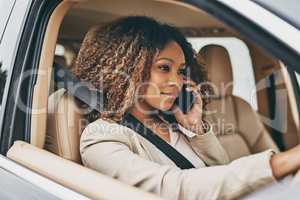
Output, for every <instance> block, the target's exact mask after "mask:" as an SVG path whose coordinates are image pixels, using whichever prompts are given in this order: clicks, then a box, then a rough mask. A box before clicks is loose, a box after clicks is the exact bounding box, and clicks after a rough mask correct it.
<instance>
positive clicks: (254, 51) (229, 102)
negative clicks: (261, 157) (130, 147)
mask: <svg viewBox="0 0 300 200" xmlns="http://www.w3.org/2000/svg"><path fill="white" fill-rule="evenodd" d="M128 15H147V16H151V17H154V18H155V19H157V20H159V21H162V22H166V23H170V24H173V25H174V26H176V27H178V28H179V29H180V30H181V31H182V32H183V33H184V34H185V35H186V36H187V37H190V38H199V39H200V40H201V38H210V37H217V38H224V37H233V38H237V39H239V40H242V41H243V42H244V43H245V44H246V46H247V47H248V49H249V55H250V59H251V61H252V62H251V63H252V68H253V72H254V77H255V83H256V84H258V83H260V85H263V86H264V87H263V86H262V87H261V88H257V92H256V95H257V110H255V109H254V108H253V107H252V106H251V105H250V104H249V103H248V102H247V101H245V100H244V99H242V98H241V97H237V96H235V95H234V94H233V92H232V91H233V85H234V84H232V82H233V81H234V79H233V75H232V67H233V64H234V63H233V62H232V57H231V55H230V54H229V53H228V50H227V49H226V48H225V47H224V46H220V45H217V44H214V43H212V44H208V45H206V46H205V47H203V48H201V49H200V51H199V52H198V55H199V60H201V62H203V64H204V65H205V67H206V70H207V74H208V78H209V80H210V81H212V82H213V83H214V84H215V85H216V88H215V91H214V92H215V95H214V97H213V98H212V100H211V102H210V104H209V105H208V110H213V111H214V112H213V113H212V114H210V115H208V116H207V120H209V121H210V122H211V123H212V124H213V128H214V131H215V133H216V135H217V136H218V138H219V139H220V141H221V143H222V145H223V146H224V148H225V150H226V151H227V153H228V155H229V156H230V159H232V160H234V159H236V158H239V157H241V156H245V155H250V154H253V153H257V152H261V151H263V150H266V149H268V148H273V149H278V150H286V149H289V148H292V147H293V146H295V145H296V144H298V143H299V139H300V135H299V134H300V131H299V116H298V111H297V103H296V100H295V96H294V91H293V89H292V85H291V80H290V78H289V75H288V72H287V70H286V68H285V67H284V63H282V62H281V61H280V60H278V59H276V58H274V57H272V56H271V55H269V54H268V53H267V52H266V51H264V50H262V49H260V48H258V47H257V46H256V45H255V44H254V43H252V42H251V41H249V40H248V39H247V38H245V37H244V36H242V35H241V34H240V33H239V32H237V31H235V30H233V29H231V28H230V27H228V26H226V25H225V24H224V23H222V22H221V21H219V20H217V19H215V18H214V17H212V16H210V15H209V14H207V13H206V12H204V11H202V10H200V9H198V8H196V7H193V6H191V5H187V4H185V3H183V2H181V1H178V0H151V1H140V0H123V1H117V0H76V1H75V0H68V1H62V2H61V3H60V4H59V5H58V7H57V8H56V9H55V10H54V11H53V13H52V15H51V17H50V19H49V22H48V26H47V30H46V34H45V38H44V42H43V48H42V51H41V59H40V64H39V69H38V70H39V72H43V73H38V74H39V75H38V77H37V82H36V85H35V88H34V97H33V103H32V108H33V109H36V110H39V111H42V112H33V114H32V117H31V139H30V140H31V141H30V144H29V143H26V142H22V141H18V142H15V144H14V145H13V146H12V147H11V148H10V150H9V152H8V153H7V157H9V158H10V159H12V160H14V161H16V162H18V163H20V164H22V165H24V166H25V167H27V168H29V169H31V170H33V171H35V172H37V173H39V174H42V175H43V176H45V177H47V178H49V179H51V180H54V181H55V182H58V183H59V184H61V185H63V186H65V187H68V188H70V189H73V190H74V191H77V192H79V193H81V194H83V195H85V196H87V197H90V198H92V199H119V198H120V197H122V198H123V199H126V198H128V199H129V198H130V199H159V197H156V196H153V195H151V194H149V193H146V192H143V191H141V190H139V189H137V188H134V187H130V186H127V185H126V184H123V183H120V182H119V181H116V180H114V179H112V178H110V177H107V176H105V175H103V174H101V173H99V172H96V171H93V170H91V169H88V168H86V167H84V166H83V165H82V163H81V159H80V152H79V140H80V134H81V132H82V131H83V129H84V127H85V126H86V125H87V124H88V123H89V122H88V120H87V119H86V117H85V114H86V113H84V111H85V110H86V109H85V108H86V107H84V105H82V104H81V103H80V102H79V101H78V100H77V99H76V98H74V97H73V96H72V95H70V94H69V93H68V92H67V90H66V89H64V88H58V87H57V86H56V83H55V79H54V74H53V67H54V66H55V65H60V66H62V67H65V68H70V67H71V66H72V64H73V63H74V60H75V59H76V55H77V53H78V51H79V48H80V44H81V41H82V39H83V37H84V35H85V33H86V32H87V31H88V30H89V29H90V28H91V27H93V26H94V25H101V24H105V23H107V22H110V21H112V20H114V19H117V18H119V17H122V16H128ZM179 15H180V16H179ZM235 67H239V66H235ZM240 73H241V74H242V73H243V71H240ZM270 80H272V81H270ZM224 85H228V86H229V87H227V88H226V90H225V91H224V90H221V87H223V86H224ZM220 91H222V92H220ZM276 91H284V92H285V93H284V94H286V97H287V98H277V96H278V95H277V96H276ZM274 101H276V105H275V104H274ZM274 105H275V107H274ZM281 105H286V107H287V112H286V115H285V116H283V117H282V118H280V119H282V120H277V121H275V122H274V121H272V120H271V121H268V120H267V119H273V118H274V110H276V109H277V107H278V106H281ZM276 106H277V107H276ZM220 123H221V124H220ZM272 123H277V124H278V123H279V124H280V127H284V128H281V129H280V130H278V129H274V128H272ZM232 144H234V145H232ZM104 162H105V161H104ZM112 188H113V189H112ZM116 191H117V192H116Z"/></svg>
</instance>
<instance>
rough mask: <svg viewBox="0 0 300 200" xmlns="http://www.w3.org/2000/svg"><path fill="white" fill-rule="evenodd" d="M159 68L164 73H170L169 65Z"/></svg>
mask: <svg viewBox="0 0 300 200" xmlns="http://www.w3.org/2000/svg"><path fill="white" fill-rule="evenodd" d="M159 68H160V69H161V70H163V71H169V70H170V67H169V66H168V65H160V66H159Z"/></svg>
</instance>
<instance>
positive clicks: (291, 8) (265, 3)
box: [253, 0, 300, 29]
mask: <svg viewBox="0 0 300 200" xmlns="http://www.w3.org/2000/svg"><path fill="white" fill-rule="evenodd" d="M253 1H255V2H256V3H258V4H259V5H261V6H262V7H264V8H265V9H267V10H269V11H271V12H273V13H275V14H276V15H278V16H279V17H281V18H283V19H285V20H286V21H287V22H289V23H290V24H292V25H294V26H296V27H297V28H298V29H300V18H299V9H300V4H299V0H288V1H278V0H253Z"/></svg>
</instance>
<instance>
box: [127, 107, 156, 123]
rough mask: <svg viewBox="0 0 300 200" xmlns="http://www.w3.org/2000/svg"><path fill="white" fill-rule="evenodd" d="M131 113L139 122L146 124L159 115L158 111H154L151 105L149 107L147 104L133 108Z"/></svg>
mask: <svg viewBox="0 0 300 200" xmlns="http://www.w3.org/2000/svg"><path fill="white" fill-rule="evenodd" d="M130 113H131V114H132V115H133V116H134V117H136V118H137V119H138V120H139V121H141V122H146V121H147V120H151V119H153V116H155V114H158V110H156V109H154V108H153V107H151V106H150V105H147V104H146V103H139V104H138V105H137V104H136V105H134V106H133V107H132V108H131V110H130Z"/></svg>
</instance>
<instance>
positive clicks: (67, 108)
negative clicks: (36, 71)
mask: <svg viewBox="0 0 300 200" xmlns="http://www.w3.org/2000/svg"><path fill="white" fill-rule="evenodd" d="M81 105H82V104H80V103H79V102H78V101H77V100H76V99H75V98H74V97H72V96H70V95H69V94H68V93H67V91H66V90H65V89H64V88H62V89H59V90H57V91H55V92H54V93H53V94H51V95H50V96H49V102H48V116H47V132H46V140H45V146H44V148H45V149H46V150H48V151H50V152H52V153H55V154H57V155H59V156H61V157H63V158H65V159H68V160H71V161H74V162H77V163H81V158H80V153H79V140H80V134H81V133H82V131H83V129H84V128H85V126H86V125H87V123H88V122H87V120H86V119H85V117H84V111H85V109H84V108H82V106H81Z"/></svg>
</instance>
